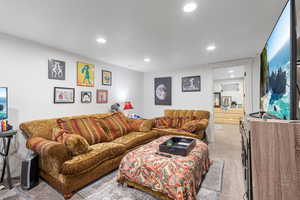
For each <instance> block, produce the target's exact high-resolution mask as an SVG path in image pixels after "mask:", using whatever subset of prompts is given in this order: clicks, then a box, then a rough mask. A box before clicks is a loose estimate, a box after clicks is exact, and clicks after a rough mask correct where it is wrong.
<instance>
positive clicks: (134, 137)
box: [112, 131, 157, 150]
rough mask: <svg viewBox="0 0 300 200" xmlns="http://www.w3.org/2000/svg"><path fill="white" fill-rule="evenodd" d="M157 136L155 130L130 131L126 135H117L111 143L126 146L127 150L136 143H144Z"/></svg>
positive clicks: (136, 144)
mask: <svg viewBox="0 0 300 200" xmlns="http://www.w3.org/2000/svg"><path fill="white" fill-rule="evenodd" d="M155 138H157V134H156V133H155V132H152V131H151V132H131V133H128V134H127V135H124V136H122V137H119V138H117V139H115V140H113V141H112V142H113V143H117V144H122V145H124V146H125V147H126V149H127V150H129V149H132V148H134V147H136V146H138V145H141V144H145V143H147V142H149V140H152V139H155Z"/></svg>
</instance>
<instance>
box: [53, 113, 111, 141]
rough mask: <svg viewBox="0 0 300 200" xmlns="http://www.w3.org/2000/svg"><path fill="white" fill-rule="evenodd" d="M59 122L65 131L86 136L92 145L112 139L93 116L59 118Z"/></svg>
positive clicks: (59, 125)
mask: <svg viewBox="0 0 300 200" xmlns="http://www.w3.org/2000/svg"><path fill="white" fill-rule="evenodd" d="M57 124H58V127H60V128H61V129H63V130H65V131H69V132H71V133H74V134H76V135H80V136H82V137H84V138H85V139H86V141H87V142H88V143H89V144H90V145H93V144H97V143H100V142H107V141H110V138H109V137H108V136H107V134H106V133H105V131H104V130H103V129H102V127H101V126H99V125H97V124H96V123H95V121H94V120H92V118H77V119H76V118H75V119H67V120H63V119H58V120H57Z"/></svg>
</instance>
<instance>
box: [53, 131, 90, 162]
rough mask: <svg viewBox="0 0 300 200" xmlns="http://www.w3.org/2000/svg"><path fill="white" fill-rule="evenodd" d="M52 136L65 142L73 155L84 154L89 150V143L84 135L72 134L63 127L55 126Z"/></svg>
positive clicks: (58, 140)
mask: <svg viewBox="0 0 300 200" xmlns="http://www.w3.org/2000/svg"><path fill="white" fill-rule="evenodd" d="M52 138H53V139H54V140H55V141H57V142H60V143H62V144H64V145H65V146H66V147H67V149H68V150H69V152H71V154H72V155H73V156H77V155H80V154H84V153H87V152H88V151H89V144H88V142H87V141H86V139H84V137H81V136H80V135H76V134H72V133H71V132H69V131H66V130H63V129H61V128H53V130H52Z"/></svg>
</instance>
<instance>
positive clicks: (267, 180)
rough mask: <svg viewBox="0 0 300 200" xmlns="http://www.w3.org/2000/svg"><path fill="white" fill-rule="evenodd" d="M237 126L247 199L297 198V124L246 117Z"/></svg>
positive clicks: (299, 148) (299, 149)
mask: <svg viewBox="0 0 300 200" xmlns="http://www.w3.org/2000/svg"><path fill="white" fill-rule="evenodd" d="M240 127H241V129H240V130H241V134H242V141H244V142H243V143H244V144H243V152H244V153H243V154H242V156H243V157H244V158H243V166H245V183H246V191H247V195H246V196H247V197H248V199H249V200H251V199H253V200H271V199H272V200H294V199H300V122H299V121H284V120H263V119H255V118H248V119H247V120H244V121H243V122H241V124H240ZM245 140H246V141H245ZM245 146H246V147H245ZM244 149H248V152H247V151H246V153H245V150H244ZM245 154H246V155H245ZM246 161H248V164H247V162H246ZM245 163H246V164H247V166H246V165H245Z"/></svg>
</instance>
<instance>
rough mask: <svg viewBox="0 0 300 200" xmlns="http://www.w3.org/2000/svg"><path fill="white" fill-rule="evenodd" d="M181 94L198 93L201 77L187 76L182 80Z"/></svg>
mask: <svg viewBox="0 0 300 200" xmlns="http://www.w3.org/2000/svg"><path fill="white" fill-rule="evenodd" d="M181 83H182V92H200V91H201V77H200V76H188V77H183V78H182V82H181Z"/></svg>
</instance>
